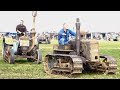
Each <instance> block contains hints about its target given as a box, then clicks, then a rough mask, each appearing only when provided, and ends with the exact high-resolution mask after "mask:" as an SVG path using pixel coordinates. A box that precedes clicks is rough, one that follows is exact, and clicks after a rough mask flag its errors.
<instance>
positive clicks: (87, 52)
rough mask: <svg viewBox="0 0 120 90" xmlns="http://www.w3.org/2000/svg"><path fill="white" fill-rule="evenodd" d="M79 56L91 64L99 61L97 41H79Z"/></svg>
mask: <svg viewBox="0 0 120 90" xmlns="http://www.w3.org/2000/svg"><path fill="white" fill-rule="evenodd" d="M80 42H81V45H80V52H81V56H83V57H85V58H86V60H88V61H91V62H96V61H99V43H98V41H97V40H81V41H80Z"/></svg>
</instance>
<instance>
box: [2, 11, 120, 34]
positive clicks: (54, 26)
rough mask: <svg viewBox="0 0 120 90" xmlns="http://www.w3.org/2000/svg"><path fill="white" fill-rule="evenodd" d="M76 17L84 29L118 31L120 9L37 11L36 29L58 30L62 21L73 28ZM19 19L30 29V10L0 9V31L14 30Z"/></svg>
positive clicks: (119, 29) (39, 30)
mask: <svg viewBox="0 0 120 90" xmlns="http://www.w3.org/2000/svg"><path fill="white" fill-rule="evenodd" d="M76 18H80V21H81V26H82V29H85V30H86V31H88V30H89V31H98V32H100V31H102V32H107V31H111V32H112V31H114V32H119V31H120V11H38V15H37V17H36V31H37V32H39V33H41V32H43V31H48V32H50V31H59V30H60V29H61V28H62V24H63V23H64V22H67V23H68V24H69V27H70V29H73V27H75V20H76ZM21 19H23V20H24V21H25V25H26V26H27V29H28V30H30V29H31V28H32V11H0V31H1V32H6V31H8V32H15V28H16V25H17V24H19V21H20V20H21Z"/></svg>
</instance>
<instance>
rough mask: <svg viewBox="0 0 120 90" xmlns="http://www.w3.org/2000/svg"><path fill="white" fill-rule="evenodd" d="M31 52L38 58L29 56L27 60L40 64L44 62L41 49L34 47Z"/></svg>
mask: <svg viewBox="0 0 120 90" xmlns="http://www.w3.org/2000/svg"><path fill="white" fill-rule="evenodd" d="M31 54H32V56H34V58H36V59H32V58H27V60H28V61H29V62H35V63H36V64H40V63H41V62H42V53H41V51H40V50H39V49H38V48H36V47H34V49H33V51H32V53H31Z"/></svg>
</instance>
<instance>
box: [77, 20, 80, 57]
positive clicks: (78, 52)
mask: <svg viewBox="0 0 120 90" xmlns="http://www.w3.org/2000/svg"><path fill="white" fill-rule="evenodd" d="M76 52H77V55H78V56H79V55H80V20H79V18H77V19H76Z"/></svg>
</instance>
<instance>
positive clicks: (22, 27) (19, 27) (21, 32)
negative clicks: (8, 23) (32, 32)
mask: <svg viewBox="0 0 120 90" xmlns="http://www.w3.org/2000/svg"><path fill="white" fill-rule="evenodd" d="M23 23H24V21H23V20H21V21H20V24H19V25H17V27H16V32H17V42H14V43H13V47H12V49H13V51H14V53H16V52H17V48H18V46H19V37H20V36H23V35H26V32H27V29H26V26H25V25H23Z"/></svg>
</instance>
